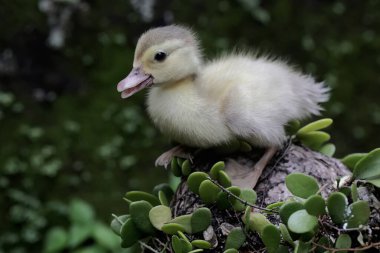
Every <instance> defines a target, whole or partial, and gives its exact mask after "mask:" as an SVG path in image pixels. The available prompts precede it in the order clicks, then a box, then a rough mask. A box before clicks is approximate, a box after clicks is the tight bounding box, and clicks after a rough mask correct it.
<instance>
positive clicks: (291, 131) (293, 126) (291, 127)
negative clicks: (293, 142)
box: [285, 120, 301, 135]
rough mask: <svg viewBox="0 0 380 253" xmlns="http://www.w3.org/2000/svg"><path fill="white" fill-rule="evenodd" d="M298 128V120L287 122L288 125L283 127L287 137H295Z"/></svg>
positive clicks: (299, 124)
mask: <svg viewBox="0 0 380 253" xmlns="http://www.w3.org/2000/svg"><path fill="white" fill-rule="evenodd" d="M300 126H301V123H300V122H299V120H292V121H289V122H288V124H286V126H285V131H286V133H287V135H295V134H296V133H297V131H298V129H299V128H300Z"/></svg>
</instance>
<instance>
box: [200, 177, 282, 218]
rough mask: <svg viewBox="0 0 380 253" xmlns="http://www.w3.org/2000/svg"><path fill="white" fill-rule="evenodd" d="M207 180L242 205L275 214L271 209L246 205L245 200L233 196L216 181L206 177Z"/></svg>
mask: <svg viewBox="0 0 380 253" xmlns="http://www.w3.org/2000/svg"><path fill="white" fill-rule="evenodd" d="M207 179H208V180H210V181H211V182H212V183H213V184H215V185H216V186H218V187H219V188H220V189H221V190H222V191H224V192H225V193H227V194H228V195H229V196H232V197H234V198H235V199H237V200H239V201H240V202H241V203H242V204H243V205H246V206H250V207H253V208H256V209H260V210H264V211H268V212H273V213H277V212H276V211H274V210H271V209H267V208H264V207H261V206H256V205H252V204H251V203H248V202H247V201H246V200H244V199H242V198H240V197H238V196H236V195H235V194H233V193H232V192H230V191H229V190H227V189H226V188H224V187H223V186H222V185H221V184H219V183H218V182H217V181H216V180H214V179H212V178H211V177H207Z"/></svg>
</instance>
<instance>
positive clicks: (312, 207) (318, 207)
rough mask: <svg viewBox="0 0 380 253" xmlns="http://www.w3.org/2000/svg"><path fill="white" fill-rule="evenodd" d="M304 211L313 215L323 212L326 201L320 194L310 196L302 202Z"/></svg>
mask: <svg viewBox="0 0 380 253" xmlns="http://www.w3.org/2000/svg"><path fill="white" fill-rule="evenodd" d="M304 206H305V209H306V211H307V212H308V213H309V214H311V215H314V216H319V215H322V214H325V213H326V211H325V209H326V203H325V200H324V199H323V198H322V197H321V196H320V195H312V196H310V197H309V198H308V199H307V200H306V201H305V203H304Z"/></svg>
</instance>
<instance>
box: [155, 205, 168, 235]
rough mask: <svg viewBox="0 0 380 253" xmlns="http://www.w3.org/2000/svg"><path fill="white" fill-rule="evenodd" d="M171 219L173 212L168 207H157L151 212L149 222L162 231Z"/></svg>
mask: <svg viewBox="0 0 380 253" xmlns="http://www.w3.org/2000/svg"><path fill="white" fill-rule="evenodd" d="M171 219H172V211H171V210H170V208H169V207H167V206H163V205H159V206H155V207H153V208H152V209H151V210H150V211H149V220H150V222H151V223H152V225H153V226H154V227H155V228H157V229H158V230H161V228H162V226H163V225H164V224H165V223H166V222H169V221H170V220H171Z"/></svg>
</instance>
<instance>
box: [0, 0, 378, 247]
mask: <svg viewBox="0 0 380 253" xmlns="http://www.w3.org/2000/svg"><path fill="white" fill-rule="evenodd" d="M131 2H134V3H136V4H135V5H133V4H132V3H131ZM144 3H146V4H147V5H146V6H147V9H148V10H149V3H152V6H153V7H152V8H151V11H152V12H151V14H152V15H151V16H149V15H148V16H146V13H141V11H139V9H138V8H137V7H138V6H140V7H141V6H142V5H143V4H144ZM46 4H52V5H51V6H53V9H50V11H44V10H46ZM51 6H50V7H51ZM65 13H70V15H69V16H68V18H67V20H66V22H65V23H64V25H63V27H64V28H63V29H62V27H61V28H60V26H62V23H59V22H57V20H59V18H62V17H64V15H65ZM148 14H149V13H148ZM0 17H1V21H0V32H1V33H0V145H1V146H0V200H1V204H0V205H1V206H0V217H2V220H3V221H2V222H1V225H0V252H2V253H4V252H6V253H8V252H9V253H23V252H41V249H42V248H43V242H44V238H46V235H47V233H48V231H49V229H51V228H52V227H56V226H60V227H62V228H64V229H70V227H71V226H73V224H72V223H73V220H72V219H71V218H70V217H71V216H70V206H69V204H68V203H70V201H71V200H72V199H74V198H75V199H82V200H84V201H86V202H88V203H90V205H91V206H92V207H91V208H92V209H93V210H94V211H95V212H96V214H97V216H96V218H95V219H97V220H98V221H103V222H105V223H108V222H109V220H110V219H111V217H110V214H111V213H116V214H119V213H123V212H125V208H126V204H124V203H123V201H122V200H121V198H122V195H123V193H124V192H126V191H127V190H131V189H142V190H150V189H151V188H152V187H153V186H154V185H155V184H156V183H160V182H163V181H165V180H166V178H167V173H166V172H165V171H163V170H162V169H155V168H154V166H153V162H154V159H155V158H156V157H157V156H158V155H159V154H160V153H161V152H162V151H164V150H165V149H167V148H168V147H169V146H170V143H169V141H168V140H167V139H165V138H164V137H162V136H161V135H160V134H159V133H158V132H157V131H156V130H155V129H154V127H153V125H152V123H151V122H150V121H149V119H148V118H147V115H146V113H145V109H144V101H143V100H144V93H143V92H142V93H140V94H138V95H136V96H134V97H133V98H131V99H128V100H121V99H120V94H118V93H117V91H116V84H117V82H118V81H119V80H121V79H122V78H123V77H124V76H125V75H126V74H127V73H128V72H129V70H130V68H131V64H132V58H133V51H134V46H135V43H136V41H137V39H138V37H139V35H140V34H141V33H142V32H143V31H145V30H146V29H148V28H150V27H153V26H158V25H164V24H169V23H172V22H174V23H180V24H185V25H188V26H191V27H192V28H193V29H194V30H195V31H196V32H198V34H199V37H200V39H201V41H202V45H203V47H204V53H205V56H206V58H208V59H210V58H212V57H215V56H217V55H220V54H221V53H222V52H225V51H227V52H228V51H232V50H233V49H236V48H238V49H239V48H240V49H244V50H248V49H249V50H254V51H257V50H259V51H261V52H267V53H270V54H271V55H275V56H279V57H281V58H285V59H288V60H289V62H291V63H292V64H295V65H297V66H298V67H299V68H300V69H302V70H303V71H304V72H306V73H310V74H312V75H313V76H315V77H316V78H317V79H318V80H320V81H322V80H325V81H326V83H327V84H328V85H329V86H330V87H331V88H332V98H331V101H330V102H329V103H327V104H326V106H325V108H326V112H325V114H324V115H323V116H326V117H331V118H333V119H334V121H335V122H334V125H333V127H332V128H331V129H330V130H329V131H330V133H331V134H332V136H333V137H332V142H333V143H335V144H336V146H337V157H342V156H343V155H345V154H348V153H352V152H367V151H369V150H372V149H374V148H375V147H378V146H380V135H379V130H380V99H379V98H380V72H379V69H380V35H379V31H380V30H379V29H380V18H379V17H380V2H379V1H376V0H367V1H362V0H356V1H354V0H351V1H311V0H305V1H289V0H281V1H260V0H254V1H249V0H236V1H233V0H223V1H217V0H209V1H204V0H194V1H180V0H172V1H171V0H164V1H158V0H157V1H141V0H140V1H127V0H114V1H100V0H98V1H82V2H80V1H77V0H70V1H69V0H62V1H46V0H45V1H43V0H40V1H37V0H34V1H32V0H0ZM54 20H55V21H54ZM54 28H57V29H58V31H62V32H63V34H64V35H65V38H64V40H62V42H63V43H62V44H61V45H57V44H56V45H55V46H54V44H53V43H51V41H50V42H49V36H51V34H52V31H53V30H54ZM98 244H99V242H98V241H97V240H87V241H85V242H84V243H82V244H81V245H80V246H78V248H77V249H81V250H86V249H87V251H77V252H87V253H91V252H96V253H97V252H110V251H109V250H108V251H107V250H106V249H104V248H101V247H98ZM71 251H74V249H66V251H59V252H71ZM115 251H117V249H116V250H115Z"/></svg>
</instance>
